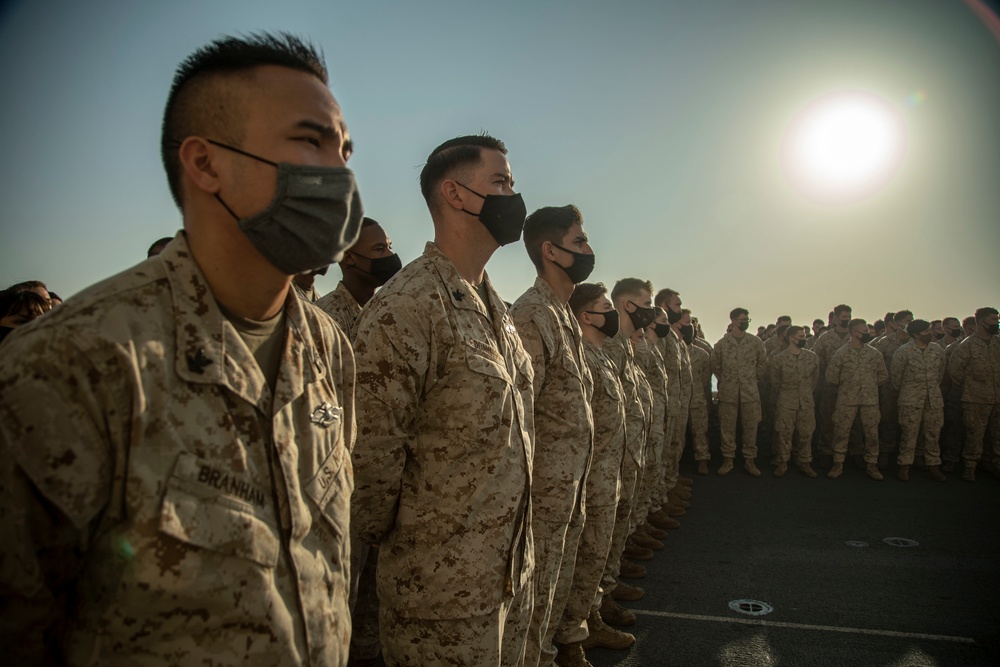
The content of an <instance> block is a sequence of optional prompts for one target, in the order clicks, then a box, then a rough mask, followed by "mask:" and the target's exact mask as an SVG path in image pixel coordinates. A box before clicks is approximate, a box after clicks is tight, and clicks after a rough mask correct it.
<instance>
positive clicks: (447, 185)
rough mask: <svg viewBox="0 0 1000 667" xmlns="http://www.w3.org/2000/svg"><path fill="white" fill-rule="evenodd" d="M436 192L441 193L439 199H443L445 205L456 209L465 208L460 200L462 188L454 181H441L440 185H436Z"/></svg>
mask: <svg viewBox="0 0 1000 667" xmlns="http://www.w3.org/2000/svg"><path fill="white" fill-rule="evenodd" d="M438 194H440V195H441V200H442V201H444V203H445V204H446V205H447V206H450V207H452V208H453V209H455V210H457V211H461V210H462V209H463V208H465V204H464V203H463V202H462V189H461V188H460V187H459V186H458V183H456V182H455V181H452V180H450V179H445V180H443V181H441V185H440V187H438Z"/></svg>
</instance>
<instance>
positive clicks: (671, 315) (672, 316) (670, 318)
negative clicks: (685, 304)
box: [667, 306, 684, 324]
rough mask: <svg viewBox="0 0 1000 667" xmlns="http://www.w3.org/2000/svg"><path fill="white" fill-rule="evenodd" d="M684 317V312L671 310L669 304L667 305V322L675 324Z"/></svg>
mask: <svg viewBox="0 0 1000 667" xmlns="http://www.w3.org/2000/svg"><path fill="white" fill-rule="evenodd" d="M682 317H684V313H682V312H681V311H679V310H673V309H671V308H670V307H669V306H668V307H667V322H670V323H671V324H677V323H678V322H680V321H681V318H682Z"/></svg>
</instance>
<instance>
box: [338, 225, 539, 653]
mask: <svg viewBox="0 0 1000 667" xmlns="http://www.w3.org/2000/svg"><path fill="white" fill-rule="evenodd" d="M485 288H486V291H487V293H488V297H489V298H488V300H489V302H490V303H488V304H484V303H483V302H482V301H481V300H480V298H479V295H478V294H477V291H476V288H475V287H473V286H472V285H471V284H470V283H468V282H466V281H465V280H464V279H463V278H462V277H461V276H460V275H459V273H458V271H457V270H456V269H455V266H454V264H452V262H451V261H450V260H449V259H448V258H447V257H446V256H445V255H444V254H443V253H441V251H440V250H438V248H437V246H435V245H434V244H433V243H428V244H427V246H426V248H425V249H424V253H423V256H421V257H419V258H417V259H416V260H414V261H413V262H411V263H410V264H408V265H407V266H405V267H404V268H403V269H402V270H401V271H400V272H399V273H398V274H397V276H396V279H394V280H392V281H391V282H390V283H388V284H387V285H386V286H385V287H383V288H382V289H381V290H380V291H379V292H378V293H377V294H376V295H375V297H374V298H373V299H372V300H371V302H369V303H368V304H367V306H366V307H365V309H364V311H363V312H362V315H361V319H360V320H358V327H357V334H356V337H355V354H356V356H357V363H358V392H357V400H358V414H359V420H358V442H357V444H356V445H355V449H354V453H353V454H354V455H353V459H354V466H355V474H356V482H357V483H356V487H355V491H354V496H353V499H352V507H351V521H352V522H353V523H352V528H354V529H355V530H356V531H357V533H358V535H360V536H361V538H362V539H364V540H365V541H367V542H369V543H371V544H377V545H379V560H378V592H379V601H380V603H381V612H380V616H379V620H380V622H381V626H382V627H381V632H382V647H383V651H384V653H385V659H386V663H387V664H393V665H458V664H462V665H469V664H474V665H498V664H517V663H519V662H520V661H521V660H522V657H523V643H522V645H521V647H520V649H519V650H518V649H517V648H515V649H514V650H513V651H509V650H504V651H503V653H502V654H501V648H500V646H501V639H502V638H503V635H504V632H505V627H509V626H510V625H511V624H513V625H518V624H520V623H522V622H524V621H525V617H526V615H527V614H528V613H530V582H531V574H532V567H533V561H532V559H533V550H534V547H533V544H532V539H531V501H530V488H531V461H532V447H533V440H532V435H531V433H532V432H533V425H532V422H531V419H532V387H531V380H532V369H531V360H530V359H529V357H528V355H527V354H526V353H525V351H524V348H523V347H522V345H521V341H520V338H519V337H518V335H517V330H516V329H515V328H514V324H513V322H512V321H511V318H510V316H509V315H508V313H507V310H506V307H505V306H504V304H503V301H502V300H501V299H500V297H499V296H498V295H497V294H496V292H495V291H494V290H493V286H492V285H491V284H490V282H489V279H488V278H487V279H486V285H485ZM525 604H526V605H527V609H525ZM508 612H509V613H508ZM523 630H524V628H522V629H521V631H522V632H523ZM470 638H473V639H474V641H472V640H470ZM522 641H523V636H522Z"/></svg>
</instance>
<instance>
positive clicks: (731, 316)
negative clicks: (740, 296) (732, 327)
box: [729, 308, 750, 320]
mask: <svg viewBox="0 0 1000 667" xmlns="http://www.w3.org/2000/svg"><path fill="white" fill-rule="evenodd" d="M740 315H746V316H747V317H750V311H749V310H747V309H746V308H733V309H732V310H731V311H729V319H731V320H735V319H736V318H737V317H739V316H740Z"/></svg>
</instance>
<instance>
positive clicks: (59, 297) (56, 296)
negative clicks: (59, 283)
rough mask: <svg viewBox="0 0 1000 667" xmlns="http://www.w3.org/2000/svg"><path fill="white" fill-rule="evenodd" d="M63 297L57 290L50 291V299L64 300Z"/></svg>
mask: <svg viewBox="0 0 1000 667" xmlns="http://www.w3.org/2000/svg"><path fill="white" fill-rule="evenodd" d="M62 300H63V298H62V297H61V296H59V295H58V294H56V293H55V292H49V301H62Z"/></svg>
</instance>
